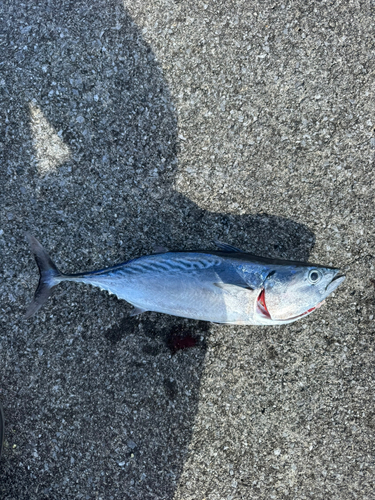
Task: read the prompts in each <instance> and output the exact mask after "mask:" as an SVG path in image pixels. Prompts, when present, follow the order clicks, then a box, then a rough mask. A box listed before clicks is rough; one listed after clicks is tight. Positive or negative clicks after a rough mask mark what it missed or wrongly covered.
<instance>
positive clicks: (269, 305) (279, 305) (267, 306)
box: [256, 264, 345, 324]
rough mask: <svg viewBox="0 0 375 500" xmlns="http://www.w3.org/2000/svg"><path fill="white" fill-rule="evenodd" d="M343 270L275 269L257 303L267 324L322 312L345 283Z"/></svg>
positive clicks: (269, 275) (279, 267)
mask: <svg viewBox="0 0 375 500" xmlns="http://www.w3.org/2000/svg"><path fill="white" fill-rule="evenodd" d="M339 272H340V270H339V269H335V268H330V267H323V266H315V265H310V264H307V265H302V264H300V265H286V266H275V267H274V269H272V270H270V272H269V274H268V276H267V278H266V279H265V281H264V287H263V289H262V291H261V292H260V294H259V296H258V300H257V304H256V315H257V316H258V317H259V319H260V320H261V321H262V323H263V324H283V323H292V322H293V321H296V320H298V319H300V318H302V317H304V316H306V315H308V314H310V313H312V312H313V311H315V309H318V308H319V307H320V306H321V305H322V304H323V302H324V300H325V299H326V297H328V295H330V294H331V293H332V292H333V291H334V290H336V288H337V287H338V286H339V285H340V284H341V283H342V282H343V281H344V279H345V276H342V275H340V274H339Z"/></svg>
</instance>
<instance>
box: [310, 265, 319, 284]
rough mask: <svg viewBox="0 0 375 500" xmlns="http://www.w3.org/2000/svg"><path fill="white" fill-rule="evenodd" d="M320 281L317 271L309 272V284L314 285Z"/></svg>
mask: <svg viewBox="0 0 375 500" xmlns="http://www.w3.org/2000/svg"><path fill="white" fill-rule="evenodd" d="M319 280H320V273H319V271H318V270H317V269H312V270H311V271H310V272H309V281H310V283H312V284H314V285H315V283H318V281H319Z"/></svg>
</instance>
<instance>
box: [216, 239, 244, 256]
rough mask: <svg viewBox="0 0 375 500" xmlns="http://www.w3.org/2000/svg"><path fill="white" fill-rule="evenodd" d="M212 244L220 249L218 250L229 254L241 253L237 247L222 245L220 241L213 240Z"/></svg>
mask: <svg viewBox="0 0 375 500" xmlns="http://www.w3.org/2000/svg"><path fill="white" fill-rule="evenodd" d="M213 243H214V244H215V245H216V246H217V247H218V248H220V250H223V251H224V252H231V253H243V251H242V250H240V249H239V248H237V247H234V246H232V245H229V244H228V243H223V242H222V241H218V240H214V241H213Z"/></svg>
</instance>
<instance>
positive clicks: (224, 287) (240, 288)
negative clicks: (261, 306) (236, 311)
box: [214, 283, 254, 293]
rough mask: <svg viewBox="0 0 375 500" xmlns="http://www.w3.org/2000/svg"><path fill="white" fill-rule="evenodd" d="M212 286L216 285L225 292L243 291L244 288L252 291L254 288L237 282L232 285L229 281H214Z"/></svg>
mask: <svg viewBox="0 0 375 500" xmlns="http://www.w3.org/2000/svg"><path fill="white" fill-rule="evenodd" d="M214 286H217V287H218V288H221V289H222V290H224V291H225V292H227V293H238V292H239V291H242V292H243V291H244V290H248V291H249V292H253V291H254V288H252V287H251V286H249V285H245V284H243V285H239V284H236V285H233V284H230V283H214Z"/></svg>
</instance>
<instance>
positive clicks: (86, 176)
mask: <svg viewBox="0 0 375 500" xmlns="http://www.w3.org/2000/svg"><path fill="white" fill-rule="evenodd" d="M374 15H375V4H374V2H373V1H370V0H369V1H362V0H352V1H351V0H346V1H321V2H304V1H301V0H298V1H296V2H289V3H288V2H285V3H284V4H282V3H278V2H273V1H271V0H264V1H261V2H256V1H249V0H246V1H245V0H238V1H235V2H231V1H226V2H224V1H221V2H219V1H213V0H211V1H210V0H204V2H201V1H194V2H193V1H190V0H187V1H179V0H174V1H172V0H163V1H162V0H154V1H150V0H132V1H129V0H125V2H124V3H121V2H117V1H113V0H108V1H104V0H91V1H88V0H75V1H66V0H61V1H60V2H57V1H55V0H49V1H46V0H38V1H35V0H29V1H27V2H25V3H20V2H17V1H14V0H5V1H2V2H0V23H1V30H0V54H1V57H0V96H1V97H0V99H1V106H0V127H1V131H0V157H1V161H0V168H1V174H2V175H1V189H0V195H1V203H0V255H1V257H0V273H1V275H0V279H1V281H0V286H1V305H0V321H1V323H0V330H1V342H0V375H1V379H0V399H1V401H2V403H3V406H4V412H5V418H6V442H5V448H4V455H3V457H2V459H1V462H0V477H1V479H0V498H1V499H4V500H10V499H15V500H23V499H31V500H34V499H38V500H46V499H65V498H66V499H72V498H74V499H90V500H91V499H102V500H109V499H121V500H127V499H129V500H130V499H131V500H136V499H139V500H152V499H155V500H156V499H165V500H204V499H205V500H240V499H244V500H247V499H254V500H258V499H314V500H316V499H327V498H329V499H339V500H349V499H350V500H352V499H353V500H354V499H360V500H365V499H373V498H375V491H374V472H375V470H374V468H375V467H374V465H375V454H374V444H375V443H374V432H375V408H374V391H375V383H374V347H373V340H374V319H373V317H374V314H375V311H374V296H375V286H374V285H375V273H374V256H373V255H372V253H373V248H374V239H375V233H374V220H375V207H374V194H375V193H374V191H375V179H374V149H375V132H374V125H375V103H374V77H375V58H374V50H373V25H374ZM25 230H29V231H31V232H32V233H33V234H35V235H36V236H37V237H38V238H39V239H40V240H41V242H42V243H43V244H44V245H45V246H46V248H48V250H49V251H50V253H51V255H52V257H53V258H54V259H55V260H56V263H57V264H58V265H59V266H60V267H61V268H62V270H66V271H80V270H84V269H95V268H99V267H105V266H106V265H110V264H114V263H118V262H121V261H123V260H126V259H128V258H131V257H135V256H139V255H142V254H147V253H151V252H152V251H153V249H154V248H155V247H156V246H158V245H163V246H167V247H169V248H171V249H179V250H183V249H194V248H213V246H212V244H211V240H212V239H215V238H218V239H221V240H223V241H226V242H228V243H231V244H234V245H236V246H240V247H243V248H244V249H246V250H248V251H252V252H255V253H258V254H262V255H264V256H279V257H283V258H290V259H301V260H307V259H309V260H311V261H313V262H314V261H315V262H318V263H320V264H326V265H335V266H340V267H342V268H343V269H344V270H345V272H346V274H347V280H346V282H345V283H344V285H342V286H341V287H340V288H339V289H338V290H337V292H336V293H335V295H334V296H331V297H330V298H329V299H328V300H327V304H326V305H325V306H324V307H322V308H321V309H319V310H318V311H316V312H314V313H313V314H312V315H310V316H309V317H308V318H306V319H304V320H301V321H299V322H297V323H295V324H292V325H286V326H283V327H234V326H220V325H212V324H209V323H204V322H196V321H188V320H183V319H178V318H173V317H168V316H164V315H161V314H153V313H146V314H144V315H142V316H140V317H137V318H130V317H129V312H130V309H131V308H130V306H129V305H127V304H126V303H125V302H124V301H119V300H117V299H116V298H114V297H113V296H112V297H110V296H109V295H108V294H106V293H104V292H100V291H99V290H97V289H93V288H89V287H85V286H78V285H77V286H74V285H73V284H64V285H61V286H60V287H59V288H58V289H57V291H56V293H55V294H54V296H53V298H52V299H50V300H49V302H48V304H47V306H46V307H45V308H44V309H42V310H41V311H40V312H39V313H38V314H37V315H36V316H35V317H33V318H32V319H31V320H29V321H25V320H23V319H22V314H23V312H24V311H25V307H26V305H27V303H28V301H29V300H30V298H31V297H32V295H33V292H34V289H35V287H36V284H37V280H38V278H37V269H36V266H35V263H34V261H33V258H32V256H31V255H30V252H29V250H28V247H27V244H26V242H25V239H24V231H25ZM188 345H189V346H190V347H188V348H186V349H182V348H181V347H184V346H188Z"/></svg>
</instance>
